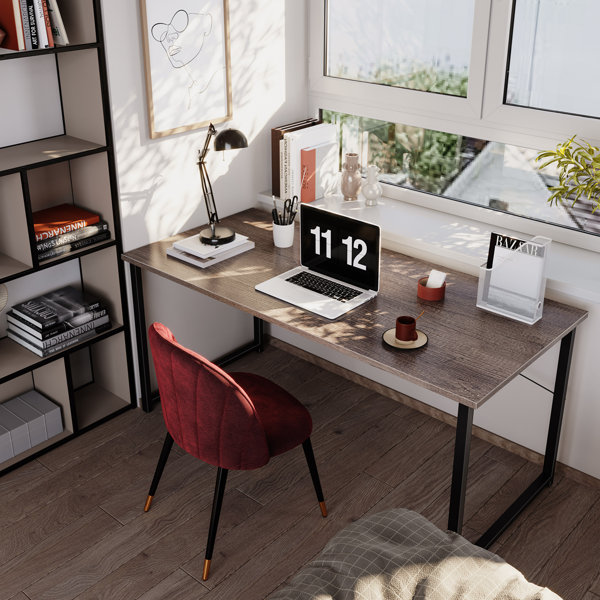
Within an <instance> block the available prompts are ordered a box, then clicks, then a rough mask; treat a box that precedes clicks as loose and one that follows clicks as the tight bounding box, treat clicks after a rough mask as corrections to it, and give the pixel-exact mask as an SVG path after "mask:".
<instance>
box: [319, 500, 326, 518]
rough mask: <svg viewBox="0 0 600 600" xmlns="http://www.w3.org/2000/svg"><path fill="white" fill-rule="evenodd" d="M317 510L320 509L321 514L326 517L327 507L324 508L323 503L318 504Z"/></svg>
mask: <svg viewBox="0 0 600 600" xmlns="http://www.w3.org/2000/svg"><path fill="white" fill-rule="evenodd" d="M319 508H320V509H321V514H322V515H323V516H324V517H326V516H327V506H325V501H323V502H319Z"/></svg>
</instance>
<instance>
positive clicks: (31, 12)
mask: <svg viewBox="0 0 600 600" xmlns="http://www.w3.org/2000/svg"><path fill="white" fill-rule="evenodd" d="M27 16H28V17H29V32H30V34H31V48H32V49H33V50H37V49H38V48H39V47H40V38H39V35H38V30H37V24H36V22H35V6H34V3H33V0H27Z"/></svg>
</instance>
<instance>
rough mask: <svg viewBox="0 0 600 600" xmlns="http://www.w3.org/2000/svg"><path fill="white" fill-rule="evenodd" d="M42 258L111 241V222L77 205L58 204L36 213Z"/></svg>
mask: <svg viewBox="0 0 600 600" xmlns="http://www.w3.org/2000/svg"><path fill="white" fill-rule="evenodd" d="M33 229H34V232H35V242H36V250H37V257H38V259H39V260H46V259H48V258H55V257H56V256H61V255H63V254H67V253H69V252H73V251H74V250H80V249H81V248H86V247H87V246H91V245H92V244H96V243H98V242H102V241H104V240H108V239H109V238H110V231H109V229H108V223H107V222H106V221H103V220H102V219H101V218H100V215H99V214H97V213H94V212H92V211H90V210H87V209H86V208H82V207H81V206H76V205H75V204H59V205H57V206H52V207H50V208H45V209H44V210H38V211H36V212H34V213H33Z"/></svg>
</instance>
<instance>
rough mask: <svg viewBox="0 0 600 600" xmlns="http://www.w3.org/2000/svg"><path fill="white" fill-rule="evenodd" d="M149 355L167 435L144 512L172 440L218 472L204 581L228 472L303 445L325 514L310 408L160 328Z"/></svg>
mask: <svg viewBox="0 0 600 600" xmlns="http://www.w3.org/2000/svg"><path fill="white" fill-rule="evenodd" d="M149 341H150V349H151V351H152V358H153V361H154V367H155V370H156V378H157V381H158V391H159V394H160V399H161V404H162V410H163V416H164V419H165V424H166V426H167V435H166V438H165V442H164V444H163V449H162V452H161V454H160V457H159V459H158V464H157V465H156V471H155V473H154V478H153V479H152V484H151V485H150V490H149V492H148V499H147V500H146V505H145V507H144V511H148V510H149V509H150V505H151V503H152V498H153V497H154V494H155V492H156V488H157V487H158V482H159V481H160V477H161V475H162V472H163V469H164V466H165V463H166V462H167V458H168V457H169V452H170V451H171V447H172V446H173V441H175V442H176V443H177V445H178V446H180V447H181V448H182V449H183V450H185V451H186V452H188V453H189V454H191V455H193V456H195V457H197V458H199V459H200V460H203V461H205V462H207V463H209V464H211V465H214V466H216V467H218V470H217V481H216V485H215V493H214V499H213V505H212V514H211V519H210V527H209V531H208V541H207V544H206V554H205V558H204V570H203V573H202V579H203V580H204V581H206V580H207V579H208V574H209V570H210V561H211V558H212V553H213V548H214V544H215V538H216V535H217V527H218V524H219V515H220V512H221V504H222V502H223V493H224V492H225V484H226V481H227V473H228V471H229V469H235V470H248V469H257V468H258V467H262V466H263V465H266V464H267V462H269V459H270V458H271V457H272V456H277V455H278V454H283V453H284V452H287V451H288V450H291V449H292V448H295V447H296V446H299V445H300V444H302V448H303V449H304V454H305V456H306V462H307V463H308V468H309V470H310V474H311V478H312V482H313V485H314V487H315V491H316V493H317V500H318V501H319V505H320V508H321V514H322V515H323V516H324V517H326V516H327V508H326V506H325V500H324V498H323V491H322V490H321V483H320V481H319V473H318V471H317V465H316V463H315V458H314V454H313V450H312V445H311V443H310V434H311V432H312V419H311V417H310V414H309V412H308V410H306V408H305V407H304V406H303V405H302V404H301V403H300V402H299V401H298V400H296V398H294V397H293V396H292V395H291V394H289V393H288V392H286V391H285V390H284V389H282V388H281V387H279V386H278V385H277V384H275V383H273V382H271V381H269V380H268V379H265V378H264V377H261V376H260V375H254V374H251V373H230V374H227V373H225V371H223V370H222V369H220V368H219V367H217V366H216V365H215V364H213V363H211V362H210V361H209V360H207V359H206V358H204V357H202V356H200V355H199V354H197V353H195V352H192V351H191V350H188V349H187V348H184V347H183V346H181V345H180V344H179V343H177V341H176V340H175V337H174V336H173V334H172V333H171V331H170V330H169V329H168V328H167V327H165V326H164V325H162V324H161V323H153V324H152V325H151V326H150V329H149Z"/></svg>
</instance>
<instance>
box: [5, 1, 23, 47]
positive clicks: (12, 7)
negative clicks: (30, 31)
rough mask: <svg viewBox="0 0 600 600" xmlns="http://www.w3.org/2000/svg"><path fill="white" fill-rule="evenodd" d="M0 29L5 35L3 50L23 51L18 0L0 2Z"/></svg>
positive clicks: (19, 3)
mask: <svg viewBox="0 0 600 600" xmlns="http://www.w3.org/2000/svg"><path fill="white" fill-rule="evenodd" d="M0 29H2V30H3V31H4V33H5V34H6V35H5V37H4V40H3V41H2V47H3V48H9V49H10V50H25V47H26V46H25V33H24V30H23V21H22V20H21V2H20V0H2V2H0Z"/></svg>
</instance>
